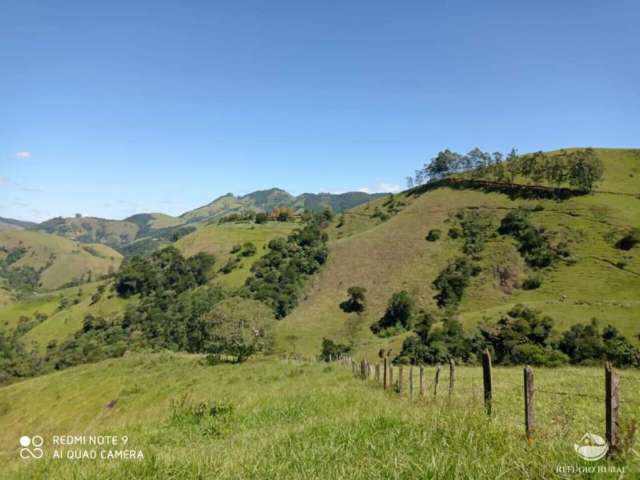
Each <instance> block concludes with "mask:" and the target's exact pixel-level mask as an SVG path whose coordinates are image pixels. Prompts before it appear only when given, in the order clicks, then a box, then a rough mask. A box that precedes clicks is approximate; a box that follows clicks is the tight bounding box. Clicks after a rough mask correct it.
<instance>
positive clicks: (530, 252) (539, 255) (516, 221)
mask: <svg viewBox="0 0 640 480" xmlns="http://www.w3.org/2000/svg"><path fill="white" fill-rule="evenodd" d="M498 232H499V233H500V234H502V235H511V236H513V237H514V238H516V239H517V240H518V242H519V243H520V248H519V249H518V250H519V251H520V253H521V254H522V256H523V257H524V259H525V261H526V262H527V264H529V265H530V266H532V267H548V266H550V265H551V264H552V263H553V262H554V261H555V260H556V259H557V257H558V255H557V253H556V252H555V251H554V250H552V249H551V247H550V246H549V244H548V243H547V241H546V240H545V238H544V237H543V235H542V232H541V231H540V230H538V229H536V228H535V227H534V226H533V225H532V224H531V223H530V222H529V219H528V212H526V211H524V210H512V211H510V212H509V213H507V215H505V217H504V218H503V219H502V222H501V223H500V228H499V229H498ZM563 253H564V254H565V255H567V256H568V255H569V252H568V251H566V249H565V251H563Z"/></svg>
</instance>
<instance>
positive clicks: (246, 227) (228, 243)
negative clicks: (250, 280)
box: [176, 222, 298, 287]
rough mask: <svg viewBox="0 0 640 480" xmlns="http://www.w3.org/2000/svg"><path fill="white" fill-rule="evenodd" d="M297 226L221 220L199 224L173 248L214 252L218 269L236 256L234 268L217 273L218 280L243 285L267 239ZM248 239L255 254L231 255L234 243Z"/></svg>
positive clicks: (240, 242)
mask: <svg viewBox="0 0 640 480" xmlns="http://www.w3.org/2000/svg"><path fill="white" fill-rule="evenodd" d="M297 226H298V225H297V224H296V223H294V222H267V223H265V224H261V225H258V224H253V223H223V224H220V225H217V224H211V225H205V226H202V227H200V228H199V229H198V230H196V231H195V232H193V233H191V234H189V235H187V236H186V237H183V238H181V239H180V240H178V241H177V242H176V247H178V249H179V250H180V251H181V252H182V253H183V254H184V255H186V256H188V257H189V256H192V255H195V254H196V253H198V252H207V253H211V254H213V255H215V257H216V259H217V261H216V268H217V269H220V268H221V267H222V266H224V264H225V263H226V262H228V261H229V259H230V258H232V257H237V258H239V260H240V261H239V263H238V265H237V267H236V268H235V269H234V270H232V271H231V272H230V273H228V274H223V273H218V276H217V281H219V282H220V283H221V284H222V285H226V286H228V287H240V286H242V285H243V284H244V281H245V279H246V278H247V275H248V274H249V269H250V268H251V265H253V263H254V262H255V261H256V260H257V259H259V258H260V257H262V256H263V255H264V254H265V253H266V249H265V247H266V245H267V244H268V243H269V241H271V240H273V239H274V238H278V237H286V236H287V235H289V233H291V232H292V231H293V229H294V228H296V227H297ZM247 242H251V243H253V244H254V245H255V246H256V253H255V255H252V256H250V257H242V256H241V255H236V254H232V253H231V250H232V248H233V247H234V246H235V245H240V246H241V245H243V244H245V243H247Z"/></svg>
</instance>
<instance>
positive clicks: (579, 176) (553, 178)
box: [407, 148, 604, 192]
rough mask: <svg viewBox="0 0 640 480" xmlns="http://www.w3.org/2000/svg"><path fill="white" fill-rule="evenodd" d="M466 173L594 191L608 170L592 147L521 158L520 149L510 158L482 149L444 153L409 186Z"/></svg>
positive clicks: (533, 154)
mask: <svg viewBox="0 0 640 480" xmlns="http://www.w3.org/2000/svg"><path fill="white" fill-rule="evenodd" d="M464 172H470V173H471V176H472V177H473V178H478V179H487V180H493V181H496V182H500V183H509V184H513V183H515V182H516V180H517V179H518V178H519V177H521V178H524V179H525V180H527V181H528V182H529V183H531V184H533V185H540V184H542V183H546V184H549V185H555V186H560V185H563V184H567V183H568V184H569V185H571V186H572V187H574V188H576V189H578V190H580V191H583V192H590V191H592V190H593V188H594V186H595V185H596V184H597V183H598V182H599V181H600V180H601V179H602V175H603V172H604V169H603V164H602V161H601V160H600V159H599V158H598V156H597V155H596V153H595V151H594V150H593V149H592V148H587V149H584V150H571V151H567V150H562V151H560V152H555V153H551V154H548V153H544V152H536V153H532V154H528V155H518V153H517V151H516V150H512V151H511V152H510V153H509V154H507V155H503V154H501V153H500V152H495V153H493V154H490V153H488V152H483V151H481V150H480V149H478V148H475V149H473V150H472V151H470V152H469V153H468V154H466V155H462V154H459V153H456V152H452V151H451V150H444V151H442V152H439V153H438V155H436V156H435V157H434V158H432V159H431V160H430V161H429V162H428V163H426V164H425V165H424V166H423V167H422V168H421V169H419V170H416V172H415V176H413V177H408V178H407V184H408V186H409V188H411V187H414V186H419V185H422V184H424V183H427V182H432V181H437V180H441V179H443V178H447V177H449V176H451V175H454V174H458V173H464Z"/></svg>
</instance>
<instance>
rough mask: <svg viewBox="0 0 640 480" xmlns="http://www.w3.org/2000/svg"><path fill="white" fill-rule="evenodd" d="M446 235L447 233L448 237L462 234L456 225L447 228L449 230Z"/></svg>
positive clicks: (457, 236)
mask: <svg viewBox="0 0 640 480" xmlns="http://www.w3.org/2000/svg"><path fill="white" fill-rule="evenodd" d="M447 235H449V238H453V239H456V238H460V237H461V236H462V231H461V230H460V229H459V228H458V227H451V228H450V229H449V232H447Z"/></svg>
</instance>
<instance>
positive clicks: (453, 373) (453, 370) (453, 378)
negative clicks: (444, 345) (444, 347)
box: [449, 358, 456, 400]
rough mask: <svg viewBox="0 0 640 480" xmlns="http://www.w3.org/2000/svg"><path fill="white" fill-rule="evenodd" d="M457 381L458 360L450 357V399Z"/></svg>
mask: <svg viewBox="0 0 640 480" xmlns="http://www.w3.org/2000/svg"><path fill="white" fill-rule="evenodd" d="M455 383H456V362H454V361H453V358H451V359H449V400H451V397H452V395H453V386H454V385H455Z"/></svg>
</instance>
